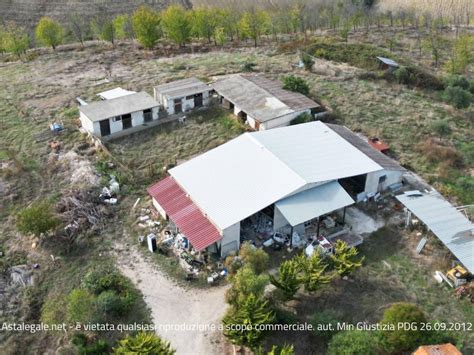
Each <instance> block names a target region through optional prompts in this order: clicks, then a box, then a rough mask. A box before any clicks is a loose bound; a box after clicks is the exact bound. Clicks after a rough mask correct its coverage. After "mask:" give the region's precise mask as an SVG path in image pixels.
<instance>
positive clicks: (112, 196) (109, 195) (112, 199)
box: [99, 175, 120, 205]
mask: <svg viewBox="0 0 474 355" xmlns="http://www.w3.org/2000/svg"><path fill="white" fill-rule="evenodd" d="M119 191H120V184H119V183H118V182H117V178H116V177H115V176H114V175H110V180H109V186H108V187H103V188H102V192H101V193H100V195H99V198H100V200H101V201H102V202H104V203H106V204H108V205H115V204H116V203H117V202H118V199H117V194H118V193H119Z"/></svg>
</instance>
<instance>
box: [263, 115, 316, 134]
mask: <svg viewBox="0 0 474 355" xmlns="http://www.w3.org/2000/svg"><path fill="white" fill-rule="evenodd" d="M302 113H309V114H310V113H311V110H303V111H297V112H293V113H290V114H288V115H285V116H281V117H278V118H275V119H273V120H270V121H267V122H264V123H262V124H261V125H260V130H261V131H262V130H265V129H271V128H276V127H285V126H288V125H289V124H290V122H291V121H292V120H294V119H295V118H296V117H298V116H299V115H301V114H302Z"/></svg>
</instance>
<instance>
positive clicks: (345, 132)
mask: <svg viewBox="0 0 474 355" xmlns="http://www.w3.org/2000/svg"><path fill="white" fill-rule="evenodd" d="M326 126H328V127H329V128H331V129H332V130H333V131H334V132H336V133H337V134H339V135H340V136H341V137H342V138H344V139H345V140H346V141H348V142H349V143H350V144H352V145H353V146H354V147H356V148H357V149H359V150H360V151H361V152H362V153H364V154H365V155H367V156H368V157H369V158H370V159H372V160H373V161H374V162H376V163H377V164H379V165H380V166H381V167H382V168H384V169H387V170H399V171H406V169H405V168H403V167H402V166H401V165H400V164H398V163H397V162H396V161H395V160H393V159H391V158H389V157H388V156H386V155H385V154H383V153H381V152H379V151H378V150H376V149H374V148H373V147H371V146H370V144H369V143H368V142H366V141H364V140H363V139H362V138H361V137H359V136H358V135H357V134H355V133H354V132H352V131H351V130H350V129H348V128H347V127H344V126H341V125H337V124H329V123H326Z"/></svg>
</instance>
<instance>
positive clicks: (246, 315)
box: [222, 293, 275, 349]
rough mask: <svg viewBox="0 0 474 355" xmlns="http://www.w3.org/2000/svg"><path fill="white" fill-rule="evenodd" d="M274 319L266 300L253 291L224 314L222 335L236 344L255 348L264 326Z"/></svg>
mask: <svg viewBox="0 0 474 355" xmlns="http://www.w3.org/2000/svg"><path fill="white" fill-rule="evenodd" d="M274 320H275V314H274V312H273V311H272V310H271V309H270V307H269V305H268V301H266V300H263V299H262V298H261V297H257V296H255V295H254V294H253V293H251V294H250V295H248V296H247V297H245V298H244V299H243V300H242V301H241V302H240V303H239V305H238V307H231V308H230V309H229V311H227V313H226V315H225V316H224V318H223V320H222V323H223V325H224V335H225V336H226V337H227V338H229V340H230V341H231V342H232V343H234V344H238V345H244V346H248V347H250V348H251V349H255V348H256V347H257V346H258V345H259V344H260V342H261V341H262V339H263V336H264V329H262V327H264V326H265V325H266V324H271V323H273V322H274Z"/></svg>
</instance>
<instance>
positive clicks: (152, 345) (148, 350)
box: [113, 332, 175, 355]
mask: <svg viewBox="0 0 474 355" xmlns="http://www.w3.org/2000/svg"><path fill="white" fill-rule="evenodd" d="M113 353H114V354H116V355H128V354H137V355H138V354H147V355H173V354H174V353H175V350H173V349H172V348H171V345H170V344H169V343H168V342H166V341H164V340H162V339H161V338H160V337H159V336H158V335H156V334H155V333H151V332H139V333H137V334H136V335H129V336H127V337H126V338H125V339H122V340H120V341H119V342H118V346H117V347H115V348H114V352H113Z"/></svg>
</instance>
